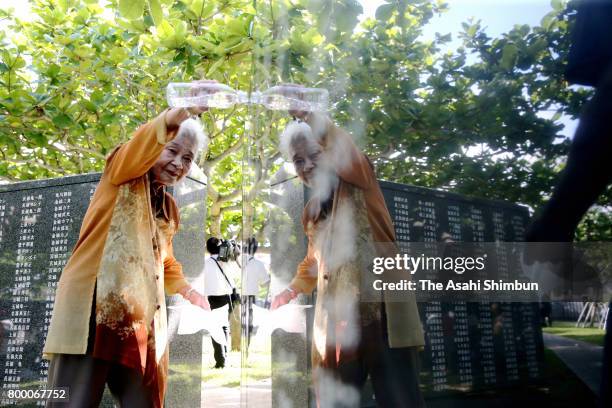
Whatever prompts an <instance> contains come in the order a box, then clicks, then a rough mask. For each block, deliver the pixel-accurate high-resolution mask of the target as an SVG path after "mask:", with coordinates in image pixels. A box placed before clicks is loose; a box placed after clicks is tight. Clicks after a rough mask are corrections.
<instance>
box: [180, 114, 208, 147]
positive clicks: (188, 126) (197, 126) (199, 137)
mask: <svg viewBox="0 0 612 408" xmlns="http://www.w3.org/2000/svg"><path fill="white" fill-rule="evenodd" d="M181 136H188V137H191V138H193V139H194V140H195V141H196V151H195V152H196V154H197V153H198V152H199V151H200V150H202V149H204V150H206V148H207V147H208V137H206V133H205V132H204V127H203V126H202V122H201V121H200V120H199V119H194V118H189V119H186V120H184V121H183V122H182V123H181V125H180V126H179V129H178V133H177V134H176V137H177V138H178V137H181Z"/></svg>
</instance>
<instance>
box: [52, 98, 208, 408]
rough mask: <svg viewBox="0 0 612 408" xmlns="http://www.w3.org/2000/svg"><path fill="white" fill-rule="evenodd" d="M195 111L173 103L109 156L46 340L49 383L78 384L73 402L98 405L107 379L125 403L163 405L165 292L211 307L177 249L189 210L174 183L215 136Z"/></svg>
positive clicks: (63, 278)
mask: <svg viewBox="0 0 612 408" xmlns="http://www.w3.org/2000/svg"><path fill="white" fill-rule="evenodd" d="M201 112H202V110H201V109H196V110H194V111H193V112H192V113H196V114H197V113H201ZM189 116H190V113H189V112H187V110H185V109H182V108H175V109H169V110H167V111H164V112H163V113H162V114H161V115H159V116H158V117H157V118H155V119H154V120H152V121H151V122H149V123H147V124H145V125H143V126H141V127H140V128H139V129H138V130H137V131H136V133H135V134H134V137H133V138H132V139H131V140H130V141H129V142H128V143H126V144H124V145H122V146H119V147H118V148H116V149H115V150H114V151H113V152H112V153H111V154H110V156H109V157H108V159H107V161H106V167H105V169H104V173H103V174H102V177H101V179H100V183H99V185H98V187H97V189H96V192H95V194H94V196H93V198H92V200H91V203H90V205H89V208H88V210H87V213H86V214H85V218H84V220H83V225H82V227H81V232H80V236H79V240H78V242H77V244H76V246H75V248H74V251H73V253H72V256H71V258H70V260H69V261H68V263H67V264H66V267H65V269H64V271H63V273H62V275H61V278H60V281H59V285H58V288H57V293H56V298H55V306H54V310H53V316H52V319H51V324H50V327H49V333H48V336H47V341H46V344H45V348H44V354H45V357H47V358H50V359H51V363H50V367H49V387H50V388H57V387H69V393H70V403H69V406H74V407H86V406H97V405H98V404H99V402H100V399H101V398H102V393H103V391H104V385H105V383H108V386H109V389H110V391H111V392H112V394H113V395H114V396H115V397H116V398H117V399H118V400H119V402H120V404H121V406H127V407H160V406H162V405H163V400H164V392H165V386H166V376H167V368H168V348H167V335H166V307H165V297H164V296H165V294H164V291H165V292H166V293H169V294H173V293H180V294H181V295H183V297H185V298H186V299H187V300H189V301H190V302H191V303H193V304H195V305H198V306H200V307H203V308H205V309H209V306H208V302H207V301H206V299H205V298H204V297H203V296H201V295H200V294H198V293H197V292H195V291H194V290H193V288H191V286H190V285H189V284H188V283H187V281H186V280H185V278H184V277H183V272H182V267H181V264H180V263H179V262H177V260H176V259H175V258H174V256H173V251H172V238H173V236H174V234H175V232H176V231H177V229H178V225H179V215H178V214H179V213H178V208H177V205H176V203H175V201H174V199H173V198H172V196H171V195H170V194H168V193H166V191H165V187H166V186H168V185H173V184H175V183H176V182H177V181H179V180H180V179H182V178H183V177H184V176H185V175H186V174H187V173H188V171H189V169H190V167H191V163H192V162H193V160H194V159H195V156H196V153H197V151H198V148H199V147H200V146H201V145H202V144H203V143H204V142H205V136H204V134H203V131H202V126H201V124H200V122H199V121H197V120H193V119H188V118H189ZM60 404H61V403H60ZM50 405H51V406H52V405H53V403H50ZM61 406H66V405H65V404H61Z"/></svg>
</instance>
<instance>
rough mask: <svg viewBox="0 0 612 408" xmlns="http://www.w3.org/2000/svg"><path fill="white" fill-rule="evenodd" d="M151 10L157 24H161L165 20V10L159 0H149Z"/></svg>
mask: <svg viewBox="0 0 612 408" xmlns="http://www.w3.org/2000/svg"><path fill="white" fill-rule="evenodd" d="M149 10H151V17H153V22H154V23H155V25H156V26H157V25H159V24H161V22H162V21H163V20H164V12H163V10H162V7H161V4H160V3H159V0H149Z"/></svg>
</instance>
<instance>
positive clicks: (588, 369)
mask: <svg viewBox="0 0 612 408" xmlns="http://www.w3.org/2000/svg"><path fill="white" fill-rule="evenodd" d="M544 346H545V347H547V348H549V349H551V350H552V351H554V352H555V354H556V355H557V356H558V357H559V358H560V359H561V360H562V361H563V362H564V363H565V365H567V366H568V368H569V369H570V370H572V371H573V372H574V374H576V375H577V376H578V378H580V379H581V380H582V382H584V383H585V384H586V385H587V386H588V387H589V388H590V389H591V390H592V391H593V392H594V393H595V394H596V395H599V384H600V383H601V367H602V361H603V347H602V346H596V345H594V344H591V343H587V342H584V341H580V340H573V339H569V338H567V337H562V336H555V335H554V334H548V333H544Z"/></svg>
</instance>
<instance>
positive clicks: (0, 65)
mask: <svg viewBox="0 0 612 408" xmlns="http://www.w3.org/2000/svg"><path fill="white" fill-rule="evenodd" d="M0 72H9V67H7V66H6V64H5V63H4V62H0Z"/></svg>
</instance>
